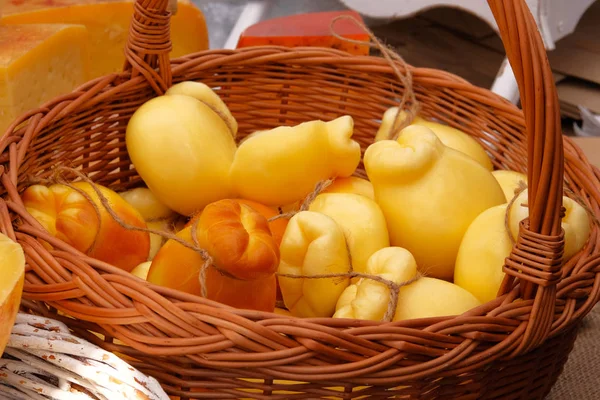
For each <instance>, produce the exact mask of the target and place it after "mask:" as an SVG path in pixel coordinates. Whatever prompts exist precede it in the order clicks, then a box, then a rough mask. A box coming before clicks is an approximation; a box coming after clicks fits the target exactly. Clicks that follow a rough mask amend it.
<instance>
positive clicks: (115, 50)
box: [0, 0, 208, 78]
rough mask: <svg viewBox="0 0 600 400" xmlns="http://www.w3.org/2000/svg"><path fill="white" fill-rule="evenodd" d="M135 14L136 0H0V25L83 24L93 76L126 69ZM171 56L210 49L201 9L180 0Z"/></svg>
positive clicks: (172, 30) (172, 33) (187, 0)
mask: <svg viewBox="0 0 600 400" xmlns="http://www.w3.org/2000/svg"><path fill="white" fill-rule="evenodd" d="M132 16H133V0H0V24H11V25H12V24H47V23H61V24H81V25H85V26H86V28H87V30H88V32H89V35H90V51H91V59H92V69H91V77H92V78H96V77H99V76H102V75H106V74H109V73H113V72H119V71H121V70H122V69H123V63H124V60H125V55H124V48H125V44H126V41H127V35H128V33H129V25H130V22H131V17H132ZM171 41H172V43H173V50H172V51H171V54H170V57H171V58H175V57H180V56H183V55H186V54H189V53H194V52H197V51H201V50H206V49H208V31H207V27H206V21H205V19H204V15H203V14H202V12H201V11H200V10H199V9H198V8H197V7H196V6H194V5H193V4H192V3H191V2H190V1H189V0H179V1H178V7H177V13H176V14H175V15H174V16H172V18H171Z"/></svg>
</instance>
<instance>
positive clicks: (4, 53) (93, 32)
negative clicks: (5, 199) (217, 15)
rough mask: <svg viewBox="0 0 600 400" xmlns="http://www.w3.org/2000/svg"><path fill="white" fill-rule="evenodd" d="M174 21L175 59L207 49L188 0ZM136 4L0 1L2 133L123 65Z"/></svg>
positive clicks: (128, 0)
mask: <svg viewBox="0 0 600 400" xmlns="http://www.w3.org/2000/svg"><path fill="white" fill-rule="evenodd" d="M178 3H179V4H178V9H177V13H176V15H174V16H173V17H172V19H171V40H172V42H173V50H172V51H171V54H170V56H171V58H175V57H180V56H182V55H185V54H189V53H193V52H196V51H201V50H205V49H207V48H208V33H207V27H206V21H205V20H204V16H203V14H202V12H201V11H200V10H199V9H198V8H196V7H195V6H194V5H193V4H192V3H191V1H190V0H179V2H178ZM132 15H133V0H58V1H54V0H53V1H39V0H0V135H2V134H3V133H4V131H5V130H6V129H7V128H8V127H9V125H10V124H11V122H12V121H13V120H14V119H15V118H16V117H18V116H19V115H21V114H22V113H23V112H25V111H27V110H30V109H32V108H35V107H37V106H40V105H41V104H42V103H44V102H46V101H48V100H50V99H52V98H54V97H56V96H58V95H60V94H64V93H68V92H69V91H71V90H73V89H74V88H76V87H77V86H79V85H81V84H82V83H84V82H86V81H88V80H90V79H93V78H97V77H99V76H102V75H106V74H109V73H112V72H119V71H121V70H122V68H123V64H124V61H125V56H124V52H123V49H124V47H125V44H126V40H127V34H128V32H129V24H130V21H131V16H132Z"/></svg>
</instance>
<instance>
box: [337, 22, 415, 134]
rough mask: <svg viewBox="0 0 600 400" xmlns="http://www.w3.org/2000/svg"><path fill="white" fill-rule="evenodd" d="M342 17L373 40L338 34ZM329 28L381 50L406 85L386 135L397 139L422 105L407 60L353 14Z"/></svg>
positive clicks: (357, 41) (350, 41)
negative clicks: (338, 24) (337, 28)
mask: <svg viewBox="0 0 600 400" xmlns="http://www.w3.org/2000/svg"><path fill="white" fill-rule="evenodd" d="M341 19H347V20H350V21H352V22H354V24H355V25H356V26H358V27H359V28H360V29H362V30H363V31H364V32H365V33H366V34H367V35H369V38H370V40H371V41H363V40H356V39H350V38H346V37H343V36H341V35H340V34H338V33H337V32H336V31H335V29H334V26H335V23H336V22H337V21H339V20H341ZM329 30H330V32H331V34H332V35H333V36H334V37H335V38H336V39H339V40H341V41H344V42H348V43H353V44H358V45H361V46H365V45H366V46H368V47H370V48H375V49H377V50H379V52H380V53H381V54H382V55H383V57H384V58H385V59H386V61H387V62H388V64H389V65H390V67H391V68H392V70H393V71H394V74H395V75H396V77H397V78H398V80H399V81H400V82H401V83H402V85H403V86H404V91H403V92H402V97H401V99H400V104H399V105H398V110H397V111H396V115H395V116H394V121H393V123H392V124H391V125H390V130H389V132H388V133H387V135H386V138H387V139H392V140H396V139H397V138H398V135H399V134H400V131H402V129H404V128H406V127H407V126H409V125H410V124H411V123H412V121H413V120H414V118H415V117H416V116H417V114H418V113H419V111H420V109H421V105H420V103H419V102H418V100H417V98H416V96H415V92H414V90H413V76H412V70H411V67H410V66H409V65H408V64H407V63H406V61H404V59H403V58H402V57H401V56H400V55H399V54H398V53H396V52H395V51H394V50H393V49H392V48H391V46H387V45H384V44H383V42H382V41H381V40H379V39H378V38H377V36H375V34H374V33H373V31H371V30H370V29H369V28H368V27H367V26H366V25H365V24H364V23H362V22H360V21H359V20H357V19H356V18H354V17H353V16H352V15H338V16H337V17H335V18H334V19H333V20H332V21H331V24H330V25H329ZM398 64H400V65H401V66H402V69H403V70H404V73H402V72H400V68H398ZM403 117H404V118H403Z"/></svg>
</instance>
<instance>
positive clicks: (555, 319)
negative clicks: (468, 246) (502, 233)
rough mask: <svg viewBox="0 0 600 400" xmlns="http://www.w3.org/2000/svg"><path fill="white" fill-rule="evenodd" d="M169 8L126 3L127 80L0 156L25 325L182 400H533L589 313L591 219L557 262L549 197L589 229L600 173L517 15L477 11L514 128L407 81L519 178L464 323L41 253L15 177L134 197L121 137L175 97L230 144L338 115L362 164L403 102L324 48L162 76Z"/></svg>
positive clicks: (493, 0)
mask: <svg viewBox="0 0 600 400" xmlns="http://www.w3.org/2000/svg"><path fill="white" fill-rule="evenodd" d="M166 4H167V0H136V3H135V14H134V18H133V23H132V29H131V33H130V40H129V42H128V45H127V48H126V57H127V62H126V65H125V68H124V72H123V73H120V74H112V75H108V76H105V77H102V78H99V79H96V80H94V81H91V82H89V83H87V84H85V85H83V86H82V87H80V88H78V89H77V90H75V91H74V92H72V93H70V94H68V95H65V96H62V97H60V98H57V99H55V100H53V101H50V102H48V103H47V104H45V105H44V106H42V107H41V108H39V109H37V110H32V111H30V112H28V113H26V114H25V115H23V116H22V117H20V118H19V119H18V120H16V121H15V123H14V124H13V125H12V126H11V127H10V128H9V129H8V131H7V132H6V133H5V134H4V135H3V136H2V139H0V149H1V150H2V155H1V162H2V166H0V173H1V174H2V176H1V179H2V185H3V186H2V188H1V190H2V200H0V215H1V218H0V226H1V229H2V232H3V233H5V234H7V235H9V236H10V237H12V238H13V239H16V240H18V242H19V243H21V244H22V246H23V248H24V251H25V254H26V257H27V268H28V270H27V271H28V272H27V275H26V283H25V289H24V299H26V301H25V302H24V303H23V304H24V308H27V309H28V310H30V311H32V312H35V313H38V314H42V315H46V316H52V317H54V318H57V319H60V320H62V321H64V322H65V323H67V324H68V325H69V327H70V328H72V329H73V330H75V331H76V332H77V333H78V335H79V336H81V337H84V338H86V339H87V340H89V341H91V342H94V343H96V344H98V345H99V346H101V347H103V348H105V349H107V350H110V351H114V352H118V353H120V354H125V355H127V356H128V357H130V358H132V359H133V360H131V361H130V362H131V365H133V366H135V367H136V368H138V369H140V370H141V371H142V372H144V373H146V374H149V375H151V376H154V377H156V378H157V379H158V380H159V381H160V382H161V385H162V386H163V388H165V390H166V391H167V392H168V393H169V394H171V395H176V396H181V398H182V399H183V398H208V399H233V398H240V397H241V398H254V399H292V398H293V399H307V398H346V399H351V398H369V399H375V398H377V399H379V398H398V399H449V398H461V399H500V398H502V399H526V400H531V399H539V398H543V397H544V396H545V395H546V394H547V393H548V392H549V391H550V389H551V387H552V385H553V384H554V382H555V381H556V379H557V377H558V376H559V374H560V372H561V369H562V368H563V365H564V363H565V362H566V360H567V357H568V354H569V352H570V350H571V348H572V346H573V343H574V341H575V338H576V333H577V328H578V323H579V321H580V320H581V319H582V318H583V317H584V316H585V315H586V314H587V313H588V312H589V311H590V310H591V308H592V307H593V306H594V305H595V304H596V303H597V302H598V300H599V298H600V274H599V273H600V253H599V251H598V246H599V243H600V237H599V230H598V223H597V220H596V219H594V224H593V228H592V233H591V238H590V240H589V242H588V243H587V244H586V245H585V247H584V249H583V250H582V251H581V252H580V253H578V254H577V255H576V256H575V257H574V258H572V259H571V260H569V262H568V263H566V264H563V263H562V251H563V239H562V232H561V231H560V224H559V221H560V213H561V202H560V200H561V196H562V195H563V184H564V186H565V189H569V190H570V192H569V193H575V194H576V195H577V196H578V197H580V198H581V199H583V201H584V202H585V204H586V205H587V207H588V208H589V209H590V210H591V212H593V213H597V212H598V210H599V207H600V205H599V202H600V191H599V188H600V181H599V177H600V172H599V171H598V170H597V169H595V168H593V167H592V166H590V164H589V163H588V161H587V160H586V158H585V156H584V155H583V153H582V151H581V150H580V149H578V148H577V147H576V146H575V145H574V144H573V142H571V141H570V140H569V139H568V138H564V139H563V137H562V134H561V129H560V119H559V110H558V100H557V96H556V90H555V87H554V85H553V79H552V74H551V72H550V68H549V65H548V61H547V58H546V55H545V49H544V46H543V44H542V40H541V38H540V35H539V33H538V31H537V28H536V25H535V22H534V19H533V18H532V16H531V15H530V13H529V11H528V10H527V8H526V5H525V1H523V0H489V4H490V6H491V8H492V10H493V12H494V15H495V17H496V20H497V22H498V25H499V28H500V32H501V37H502V39H503V41H504V45H505V47H506V50H507V54H508V57H509V61H510V63H511V65H512V67H513V69H514V72H515V75H516V77H517V80H518V83H519V89H520V93H521V99H522V105H523V110H524V112H522V111H521V110H519V109H518V108H516V107H514V106H513V105H511V104H510V103H508V102H507V101H505V100H504V99H502V98H500V97H499V96H497V95H495V94H493V93H491V92H489V91H488V90H485V89H482V88H478V87H474V86H472V85H470V84H469V83H468V82H466V81H464V80H463V79H460V78H458V77H456V76H454V75H452V74H449V73H446V72H444V71H439V70H432V69H425V68H413V67H409V68H410V70H411V71H412V76H413V90H414V92H415V94H416V98H417V100H418V101H419V102H420V104H421V106H422V111H421V113H422V115H423V116H424V117H426V118H432V117H434V118H437V119H438V120H441V121H442V122H445V123H447V124H449V125H451V126H455V127H460V128H461V129H462V130H464V131H466V132H468V133H469V134H471V135H473V136H474V137H475V138H477V139H478V140H480V141H481V143H482V144H483V145H484V146H485V147H486V149H487V150H488V151H489V154H490V155H491V156H492V157H493V163H494V165H495V166H496V167H497V168H509V169H513V170H517V171H522V172H524V171H527V174H528V179H529V207H530V218H529V220H527V221H525V223H524V224H522V226H521V230H520V234H519V237H518V240H517V244H516V246H515V247H514V250H513V252H512V254H511V256H510V257H509V259H507V263H506V266H505V271H506V272H507V274H508V275H509V276H510V277H512V278H513V281H512V282H509V281H507V283H508V284H507V285H505V291H504V294H502V295H499V297H498V298H496V299H495V300H494V301H491V302H488V303H486V304H483V305H482V306H480V307H478V308H476V309H473V310H471V311H469V312H468V313H466V314H464V315H461V316H455V317H445V318H429V319H421V320H410V321H403V322H395V323H384V322H375V321H359V320H340V319H328V318H322V319H298V318H290V317H286V316H282V315H276V314H270V313H261V312H255V311H247V310H238V309H232V308H230V307H226V306H224V305H221V304H218V303H215V302H212V301H209V300H206V299H204V298H201V297H196V296H191V295H187V294H185V293H181V292H178V291H174V290H170V289H166V288H162V287H157V286H153V285H150V284H147V283H145V282H143V281H141V280H139V279H137V278H135V277H133V276H132V275H130V274H128V273H125V272H123V271H122V270H119V269H117V268H115V267H113V266H111V265H107V264H106V263H103V262H100V261H98V260H95V259H92V258H90V257H86V256H85V255H83V254H81V253H78V252H77V251H75V250H73V249H72V248H70V247H69V246H67V245H66V244H64V243H62V242H60V241H58V240H54V239H52V238H51V237H50V236H49V235H48V234H47V233H46V232H44V231H43V230H42V229H41V228H39V227H38V225H36V224H35V221H33V220H32V218H31V216H29V215H28V214H27V212H26V211H25V210H24V207H23V205H22V203H21V202H20V199H19V193H20V191H22V190H23V189H24V187H25V186H26V184H27V182H28V178H29V177H31V176H34V177H42V178H43V177H48V176H49V175H50V174H52V167H53V166H54V165H55V164H56V163H63V164H64V163H68V164H69V165H70V166H72V167H75V168H79V169H80V170H81V171H83V172H84V173H86V174H88V175H89V176H90V177H91V178H92V179H93V180H95V181H96V182H98V183H100V184H103V185H107V186H109V187H111V188H113V189H115V190H124V189H127V188H132V187H135V186H139V185H141V184H142V181H141V179H140V178H139V177H138V175H137V174H136V172H135V170H134V169H133V167H132V166H131V163H130V161H129V159H128V157H127V151H126V147H125V140H124V132H125V128H126V125H127V121H128V119H129V117H130V116H131V115H132V113H133V112H134V111H135V110H136V108H137V107H139V106H140V105H141V104H142V103H143V102H145V101H147V100H148V99H150V98H152V97H153V96H156V95H157V94H161V93H163V92H164V90H165V89H166V88H168V87H169V86H170V85H171V84H172V82H180V81H184V80H197V81H202V82H204V83H206V84H207V85H209V86H211V87H213V88H215V89H216V90H218V91H219V92H218V93H219V94H220V96H221V97H222V98H223V99H224V100H225V102H226V103H227V104H228V106H229V107H230V109H231V111H232V113H233V114H234V115H235V117H236V119H237V121H238V123H239V132H240V135H239V137H240V138H242V137H243V136H244V135H246V134H249V133H251V132H252V131H254V130H257V129H265V128H271V127H275V126H278V125H281V124H287V125H292V124H297V123H299V122H302V121H306V120H311V119H325V120H328V119H332V118H334V117H337V116H339V115H342V114H349V115H351V116H352V117H353V118H354V121H355V136H354V137H355V139H356V140H357V141H359V142H360V143H361V145H362V146H363V149H364V148H365V147H366V146H367V145H368V144H369V143H371V142H372V140H373V136H374V134H375V131H376V130H377V127H378V125H379V119H380V118H381V115H382V114H383V112H384V111H385V110H386V109H387V108H388V107H391V106H394V105H397V102H398V96H399V95H401V94H402V93H403V91H404V86H403V85H402V84H401V82H399V81H398V79H397V77H396V75H394V73H393V68H392V67H391V64H390V63H389V62H388V61H386V60H384V59H383V58H379V57H359V56H351V55H349V54H346V53H344V52H340V51H336V50H332V49H322V48H296V49H289V48H280V47H256V48H245V49H239V50H235V51H230V50H214V51H206V52H202V53H197V54H191V55H188V56H187V57H183V58H179V59H176V60H172V61H171V62H170V64H169V59H168V51H169V48H170V44H169V25H168V22H169V14H168V13H167V12H164V10H165V7H166ZM395 63H396V62H395ZM396 66H397V68H399V69H400V70H401V71H404V69H403V68H404V67H403V64H402V63H399V62H398V63H396ZM361 168H362V166H361ZM42 240H46V241H48V242H50V243H52V244H53V245H54V247H55V250H53V251H48V250H46V248H45V247H43V246H42V245H41V244H40V242H41V241H42ZM33 304H35V305H33ZM25 305H26V306H27V307H25ZM57 310H60V311H61V312H62V313H64V314H66V315H69V316H72V317H74V318H75V320H73V319H69V318H66V317H63V316H61V315H57ZM92 332H94V333H96V334H100V335H104V336H105V337H106V339H105V340H101V339H100V338H99V337H98V336H97V335H95V334H93V333H92ZM113 338H116V339H118V340H119V341H118V342H117V341H115V340H113ZM128 360H129V359H128ZM285 390H287V392H286V391H285ZM328 396H329V397H328Z"/></svg>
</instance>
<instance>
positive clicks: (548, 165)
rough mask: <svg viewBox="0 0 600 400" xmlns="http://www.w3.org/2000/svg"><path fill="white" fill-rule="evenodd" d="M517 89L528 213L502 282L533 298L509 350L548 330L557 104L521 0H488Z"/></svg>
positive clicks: (557, 244) (559, 187) (559, 239)
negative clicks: (522, 124) (524, 143)
mask: <svg viewBox="0 0 600 400" xmlns="http://www.w3.org/2000/svg"><path fill="white" fill-rule="evenodd" d="M488 4H489V6H490V8H491V10H492V13H493V15H494V18H495V20H496V23H497V25H498V28H499V32H500V37H501V39H502V42H503V44H504V48H505V50H506V55H507V58H508V60H509V62H510V65H511V66H512V68H513V71H514V74H515V78H516V80H517V83H518V86H519V93H520V95H521V105H522V108H523V114H524V117H525V128H526V133H527V179H528V201H527V204H528V208H529V218H528V219H526V220H524V221H522V222H521V225H520V230H519V236H518V238H517V243H516V245H515V246H514V248H513V251H512V252H511V254H510V256H509V257H508V258H507V259H506V262H505V266H504V272H505V273H506V274H507V279H505V282H504V285H503V288H504V291H509V290H510V289H511V286H512V284H507V282H509V281H511V280H514V279H517V280H518V282H519V290H520V296H521V298H522V299H524V300H530V299H533V308H532V312H531V316H530V318H529V321H528V322H527V323H528V326H527V330H526V333H525V335H524V337H523V341H522V343H521V345H520V346H519V348H518V349H516V350H515V352H518V353H521V352H525V351H528V350H530V349H531V348H533V347H536V346H537V345H539V344H540V343H541V341H543V340H545V338H546V337H547V336H548V333H549V332H550V328H551V325H552V317H553V315H554V308H555V301H556V284H557V283H558V281H559V280H560V277H561V268H562V265H563V261H562V255H563V249H564V233H563V231H562V228H561V219H562V215H561V213H562V212H563V211H562V210H563V209H562V196H563V179H564V153H563V137H562V130H561V122H560V110H559V102H558V96H557V93H556V86H555V84H554V78H553V76H552V70H551V69H550V64H549V62H548V57H547V55H546V49H545V46H544V43H543V41H542V37H541V35H540V33H539V30H538V27H537V24H536V22H535V19H534V18H533V15H531V12H530V11H529V9H528V7H527V5H526V2H525V0H488Z"/></svg>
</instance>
